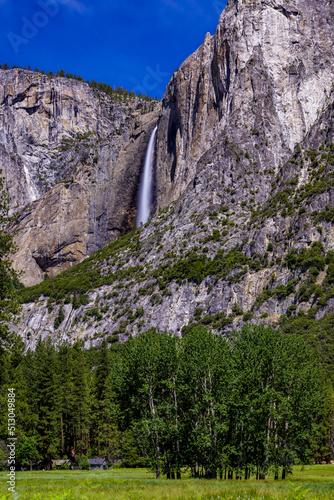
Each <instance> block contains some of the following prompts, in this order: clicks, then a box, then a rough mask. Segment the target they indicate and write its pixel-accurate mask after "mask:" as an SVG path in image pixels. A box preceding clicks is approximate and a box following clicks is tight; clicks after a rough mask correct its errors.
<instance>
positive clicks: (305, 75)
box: [157, 0, 334, 207]
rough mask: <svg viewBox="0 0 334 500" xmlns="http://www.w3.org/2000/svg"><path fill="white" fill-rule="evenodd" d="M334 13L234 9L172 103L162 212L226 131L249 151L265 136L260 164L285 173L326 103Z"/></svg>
mask: <svg viewBox="0 0 334 500" xmlns="http://www.w3.org/2000/svg"><path fill="white" fill-rule="evenodd" d="M333 13H334V8H333V3H332V2H315V1H314V0H296V1H293V2H292V1H290V2H279V1H277V0H256V1H251V2H250V1H245V0H230V1H229V3H228V6H227V8H226V9H225V10H224V12H223V14H222V15H221V17H220V21H219V25H218V28H217V30H216V33H215V35H214V36H210V34H207V35H206V37H205V41H204V44H203V45H202V46H201V47H200V48H199V49H198V50H197V51H196V52H195V53H194V54H193V55H191V56H190V57H189V58H188V59H187V60H186V61H185V62H184V63H183V64H182V66H181V67H180V69H179V70H178V72H177V73H175V74H174V76H173V78H172V80H171V82H170V84H169V86H168V88H167V92H166V94H165V96H164V99H163V103H162V104H163V116H162V117H161V119H160V122H159V130H158V152H157V157H158V159H157V170H158V171H157V206H161V207H164V206H166V205H167V204H168V203H169V202H170V201H173V200H176V199H177V198H178V197H179V196H180V194H181V193H183V192H184V190H185V188H186V187H187V186H188V185H189V183H191V182H192V181H193V179H194V177H195V175H196V166H197V163H198V160H199V159H200V158H201V157H202V156H203V154H204V153H205V152H207V151H208V149H209V148H210V147H211V146H213V145H214V144H215V143H217V142H218V140H219V137H220V135H221V133H222V132H226V134H228V135H233V136H234V138H235V140H236V141H235V142H237V143H239V144H242V147H243V149H245V147H247V148H251V147H253V148H254V145H255V144H254V142H255V141H249V140H247V139H248V135H249V133H250V132H251V131H254V132H260V133H261V136H262V137H263V138H265V143H266V151H265V158H263V162H262V163H263V164H267V165H270V169H271V170H275V172H277V170H278V167H279V164H280V162H281V160H282V157H283V158H286V157H287V154H288V149H290V150H293V148H294V146H295V145H296V144H297V143H299V142H300V141H301V140H302V139H303V137H304V136H305V133H306V132H308V131H309V129H310V127H311V126H312V125H313V124H314V123H315V121H316V120H317V118H318V117H319V116H320V114H321V112H322V110H323V107H324V106H325V104H326V103H327V99H328V96H329V94H330V91H331V87H332V81H333V68H334V53H333V51H332V44H331V40H332V37H333ZM262 157H263V155H262ZM262 169H263V170H265V167H263V166H262ZM269 185H270V184H269ZM262 199H263V197H261V200H262Z"/></svg>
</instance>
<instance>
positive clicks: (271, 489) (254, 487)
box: [0, 465, 334, 500]
mask: <svg viewBox="0 0 334 500" xmlns="http://www.w3.org/2000/svg"><path fill="white" fill-rule="evenodd" d="M6 480H7V477H6V473H5V472H2V473H0V481H1V483H0V500H12V499H20V500H100V499H101V500H104V499H105V500H146V499H159V500H162V499H164V500H165V499H166V500H167V499H171V500H174V499H180V500H181V499H182V500H183V499H185V500H188V499H189V500H190V499H194V500H209V499H212V500H218V499H221V500H222V499H226V500H227V499H229V500H251V499H256V500H267V499H268V500H269V499H278V498H279V499H298V500H299V499H304V498H305V499H320V500H327V499H334V465H314V466H307V467H305V468H304V470H301V467H300V466H298V467H294V468H293V474H292V476H290V478H289V480H287V481H278V482H277V481H274V480H273V479H271V478H269V479H267V480H266V481H255V480H249V481H243V480H242V481H212V480H205V479H191V478H189V475H188V474H183V477H182V480H181V481H177V480H174V481H171V480H170V481H167V480H165V479H161V480H156V479H155V478H154V474H152V473H151V472H148V471H146V470H143V469H110V470H109V471H51V472H19V473H17V475H16V494H15V495H13V494H12V493H10V494H8V491H7V485H6ZM307 490H308V491H307Z"/></svg>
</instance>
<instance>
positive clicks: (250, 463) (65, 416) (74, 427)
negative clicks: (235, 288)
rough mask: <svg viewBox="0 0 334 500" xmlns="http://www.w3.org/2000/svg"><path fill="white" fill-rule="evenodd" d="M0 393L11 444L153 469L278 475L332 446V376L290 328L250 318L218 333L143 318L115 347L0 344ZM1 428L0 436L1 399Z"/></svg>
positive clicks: (26, 453)
mask: <svg viewBox="0 0 334 500" xmlns="http://www.w3.org/2000/svg"><path fill="white" fill-rule="evenodd" d="M0 363H1V367H2V369H1V374H0V377H1V378H0V387H1V400H2V403H3V402H4V401H5V398H6V395H7V390H8V387H14V388H15V392H16V404H17V408H16V429H17V435H18V437H19V440H18V451H17V456H18V460H19V461H20V464H21V465H22V466H25V467H28V466H30V465H32V464H33V463H34V462H37V461H38V460H39V461H40V463H41V464H42V466H43V467H45V468H49V467H50V465H51V461H52V459H56V458H71V459H72V460H73V461H77V462H78V461H80V460H82V459H83V458H84V457H88V458H89V457H96V456H99V457H101V456H106V457H108V459H109V461H110V462H111V463H112V462H113V461H114V460H115V459H121V460H122V464H123V465H124V466H137V465H145V466H148V467H150V468H151V469H152V470H155V472H156V476H157V477H158V478H159V477H161V475H166V476H167V478H174V477H180V476H181V470H183V469H184V467H188V468H189V470H191V472H192V475H193V476H194V477H199V476H204V477H207V478H216V477H217V476H219V477H221V478H229V479H231V478H233V477H235V478H240V479H241V478H242V477H243V478H249V477H251V476H252V475H255V476H256V477H257V478H259V479H262V478H264V477H265V475H266V474H267V473H268V471H270V472H272V473H273V474H274V475H275V478H277V479H278V477H279V476H280V477H282V478H283V479H284V478H285V477H286V474H287V473H288V472H289V467H290V465H291V464H292V463H295V462H296V461H299V462H301V463H310V462H313V461H314V459H315V455H316V454H319V453H321V454H322V455H325V454H328V453H329V454H330V451H328V442H327V439H328V432H329V427H330V411H331V408H330V405H329V397H328V394H329V392H328V391H329V388H328V387H327V386H326V383H325V381H324V377H323V375H322V372H321V368H320V366H319V362H318V360H317V359H316V357H315V355H314V353H313V351H312V349H311V348H309V347H308V346H307V345H306V344H305V342H304V341H303V340H302V339H300V338H297V337H296V336H295V335H282V334H281V333H280V332H279V331H277V330H274V329H272V328H265V327H263V326H255V325H247V326H245V327H244V328H243V329H242V331H241V332H235V333H233V334H232V335H231V337H230V338H228V339H226V338H223V337H221V336H217V335H214V334H213V333H211V332H209V331H207V330H206V329H204V328H195V329H194V330H193V331H191V332H190V333H189V334H188V335H186V336H185V337H184V338H183V339H180V338H178V337H173V336H172V335H170V334H168V333H159V332H156V331H155V330H150V331H149V332H147V333H144V334H140V335H138V336H137V337H136V338H134V339H130V340H129V341H128V343H127V344H126V345H125V346H124V347H123V349H122V350H120V351H119V352H114V351H112V350H111V349H110V348H109V347H108V346H107V344H106V343H105V342H104V343H102V345H101V346H100V347H99V348H98V349H92V350H88V351H86V350H84V349H83V348H82V346H81V345H80V344H79V343H77V344H75V345H74V346H70V345H68V344H62V345H59V346H58V347H56V346H55V345H53V344H52V343H51V342H50V341H48V342H42V341H39V342H38V343H37V346H36V349H35V350H34V351H30V350H28V351H27V352H26V353H25V354H24V353H23V350H22V344H21V343H20V341H16V342H15V343H14V345H13V347H12V348H11V349H2V350H1V357H0ZM0 412H1V419H0V421H1V427H0V435H1V438H2V439H3V440H5V439H6V421H7V419H6V408H5V405H4V404H2V405H1V409H0Z"/></svg>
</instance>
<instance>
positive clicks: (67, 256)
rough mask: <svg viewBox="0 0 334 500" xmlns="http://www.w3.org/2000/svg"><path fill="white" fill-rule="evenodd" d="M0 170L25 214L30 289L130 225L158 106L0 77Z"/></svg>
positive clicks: (22, 238)
mask: <svg viewBox="0 0 334 500" xmlns="http://www.w3.org/2000/svg"><path fill="white" fill-rule="evenodd" d="M0 102H1V106H0V144H1V146H0V167H1V168H2V171H3V174H4V175H5V178H6V181H7V186H8V188H9V194H10V196H11V199H12V206H13V209H15V210H16V211H18V212H19V224H18V226H17V227H15V229H19V233H18V237H17V244H18V246H19V248H20V252H19V254H18V255H17V257H16V259H15V264H14V267H16V268H17V269H22V270H24V271H25V273H24V275H23V277H22V282H23V283H24V284H25V285H32V284H35V283H38V282H40V281H41V278H42V277H43V275H44V273H48V274H49V275H50V276H54V275H55V274H58V273H59V272H61V271H62V270H64V269H66V268H67V267H69V266H71V265H73V264H75V263H76V262H78V261H80V260H82V259H83V258H84V257H86V256H87V255H89V254H91V253H92V252H94V251H96V250H98V249H99V248H102V247H103V246H104V245H106V244H107V243H108V242H109V241H111V240H112V239H114V238H115V237H117V236H119V235H120V234H124V233H125V232H126V231H128V230H129V229H130V228H132V226H133V222H134V217H135V211H136V196H137V190H138V184H139V181H140V175H141V168H142V165H143V161H144V157H145V151H146V145H147V142H148V139H149V135H150V133H151V131H152V129H153V127H154V125H155V124H156V121H157V112H158V107H159V106H157V104H156V103H146V102H142V101H139V100H138V99H130V100H129V99H128V100H127V101H122V102H121V101H117V100H115V99H114V100H112V99H111V98H110V97H109V96H107V95H105V94H102V93H100V92H97V91H96V90H94V89H92V88H91V87H90V86H89V85H87V84H85V83H81V82H77V81H74V80H67V79H65V78H49V77H47V76H45V75H44V76H43V75H40V74H36V73H32V72H31V71H25V70H10V71H0Z"/></svg>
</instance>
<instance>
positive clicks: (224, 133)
mask: <svg viewBox="0 0 334 500" xmlns="http://www.w3.org/2000/svg"><path fill="white" fill-rule="evenodd" d="M333 34H334V6H333V3H332V2H329V1H322V2H315V1H314V0H296V1H293V2H292V1H291V2H284V3H281V2H279V1H277V0H256V1H252V2H248V1H241V0H232V1H230V2H229V4H228V6H227V8H226V9H225V11H224V12H223V13H222V15H221V18H220V21H219V25H218V28H217V30H216V33H215V34H214V35H213V36H211V35H209V34H208V35H207V36H206V37H205V41H204V44H203V45H202V46H201V47H200V48H199V49H198V50H197V51H196V52H195V53H194V54H193V55H192V56H190V57H189V58H188V59H187V60H186V61H185V62H184V63H183V65H182V66H181V67H180V69H179V70H178V71H177V72H176V73H175V74H174V75H173V78H172V80H171V82H170V84H169V85H168V88H167V90H166V94H165V96H164V98H163V100H162V103H161V108H159V107H158V106H157V107H156V109H155V110H154V111H153V112H152V113H151V114H147V116H146V115H144V117H143V118H142V120H144V119H145V120H146V121H144V122H142V125H141V127H142V128H143V130H145V134H144V133H143V143H145V144H146V145H147V142H148V134H149V132H150V130H152V128H153V126H154V124H155V123H156V122H158V132H157V140H156V148H155V180H154V192H155V199H154V207H155V215H154V216H153V217H152V219H151V220H150V221H149V222H148V223H147V224H146V225H145V226H144V227H142V228H140V229H139V230H137V231H133V232H131V233H129V234H127V235H126V236H124V237H122V238H119V239H118V240H116V241H115V242H113V243H111V244H109V245H108V246H106V247H105V248H103V249H101V250H99V251H98V252H97V253H96V254H93V255H91V256H90V257H88V258H87V259H86V260H85V261H84V262H83V263H81V264H79V265H78V266H75V267H73V269H71V270H67V271H66V272H65V273H63V274H61V275H60V276H58V277H56V278H55V279H54V281H52V282H51V281H50V280H46V281H44V282H43V283H41V284H40V285H39V286H36V287H33V288H27V289H25V290H24V291H23V292H22V297H23V301H24V302H25V305H24V308H23V315H22V321H21V324H20V325H19V327H18V330H19V331H20V333H21V335H22V336H23V338H24V339H25V342H26V345H31V346H34V344H35V342H36V340H37V338H38V337H39V336H42V337H43V338H46V337H48V336H54V338H55V339H58V340H60V339H68V340H70V341H74V340H75V339H78V338H81V339H84V340H85V342H86V346H87V347H88V346H89V345H91V344H96V343H97V342H100V339H101V338H103V337H107V338H108V340H109V341H110V342H112V343H114V342H117V341H122V342H123V341H125V340H126V339H127V338H128V336H129V335H130V334H136V333H138V332H139V331H144V330H145V329H147V328H149V327H152V326H153V327H156V328H158V329H160V330H168V331H171V332H173V333H175V334H177V335H180V334H181V332H182V331H183V332H184V333H186V331H187V328H190V327H191V325H192V324H204V325H211V327H212V328H213V329H214V330H215V331H217V332H223V333H224V332H225V333H227V332H228V331H230V330H231V328H234V327H239V326H240V325H241V324H242V323H243V322H245V321H249V320H250V319H252V320H253V321H255V322H265V323H271V324H273V323H277V322H278V321H279V320H280V318H282V317H283V316H284V315H286V316H288V317H289V318H290V319H293V318H294V317H297V315H298V314H299V315H302V314H306V315H308V317H309V318H312V319H314V320H315V321H316V320H319V321H320V320H321V318H324V317H326V315H328V314H332V307H333V299H332V297H333V296H334V292H333V289H332V284H333V283H334V233H333V228H332V224H333V221H334V215H333V212H334V209H333V207H334V205H333V187H334V140H333V130H334V104H333V103H334V88H333V74H334V54H333V51H332V49H331V47H332V39H333ZM129 121H131V119H129ZM144 139H145V141H144ZM120 141H123V138H121V139H120ZM122 144H123V143H122ZM134 144H136V141H134ZM92 147H94V146H92ZM83 149H84V150H85V151H86V150H87V145H85V146H84V148H83ZM95 154H96V153H93V156H94V155H95ZM143 154H144V152H143ZM93 168H94V167H93ZM128 168H130V167H128ZM122 172H124V171H122ZM136 172H137V178H136V179H134V183H133V186H135V180H136V181H138V175H139V174H138V172H140V167H137V170H136ZM71 186H72V184H70V185H69V186H67V185H64V186H56V187H54V188H52V189H51V191H49V192H48V193H46V195H44V198H43V199H45V200H46V199H47V197H48V196H49V197H50V196H51V194H52V196H57V192H58V191H57V190H60V189H61V190H63V191H64V192H65V190H66V189H67V190H68V192H70V189H73V190H74V189H75V183H73V186H74V187H73V188H71ZM81 186H82V189H83V188H84V186H85V183H84V182H83V183H82V184H81ZM96 187H97V188H98V189H97V190H96V193H98V192H99V193H100V188H99V186H96ZM136 189H137V187H133V192H135V190H136ZM113 193H114V192H113V191H109V195H111V196H113ZM99 196H100V195H99ZM49 199H50V200H51V198H49ZM78 199H79V200H81V199H82V196H81V195H80V196H78ZM34 203H35V204H36V203H38V202H34ZM50 203H51V205H53V202H51V201H50ZM57 206H59V207H65V208H66V204H64V203H63V202H61V203H60V202H59V203H58V205H57ZM68 206H69V207H70V206H71V204H69V205H68ZM126 206H127V207H128V206H129V204H128V202H127V205H126ZM30 207H34V205H30ZM65 208H64V210H65V211H66V209H65ZM132 208H134V205H132ZM62 209H63V208H62ZM24 210H25V212H23V213H26V211H27V209H24ZM133 211H134V210H133ZM39 212H40V210H39V209H36V213H39ZM96 214H97V212H95V213H94V217H96ZM94 217H93V218H92V219H91V220H93V219H94ZM85 219H86V217H85ZM130 221H133V217H132V218H130ZM23 222H24V220H23V221H22V223H23ZM22 223H21V224H22ZM33 224H34V226H33V227H34V228H35V227H36V225H35V223H33ZM25 227H28V226H25ZM115 227H116V226H115ZM127 227H128V228H130V227H131V222H129V224H128V226H127ZM36 231H37V232H36V235H37V234H38V230H37V229H36ZM70 232H71V231H70ZM39 234H41V233H39ZM85 234H88V235H89V231H86V229H85ZM92 234H94V235H98V234H100V233H99V232H98V231H96V232H95V233H94V232H93V233H92ZM99 238H101V236H99ZM88 240H89V241H90V242H91V241H92V239H90V238H88ZM100 241H101V245H100V247H99V248H102V246H103V245H102V241H103V238H101V240H100ZM42 247H43V246H42V245H41V247H40V248H41V251H40V253H41V254H42V251H43V249H42ZM89 248H92V249H93V248H94V247H93V245H91V246H90V247H89ZM87 253H89V252H87ZM87 253H86V254H87ZM54 255H56V256H57V255H58V254H57V252H55V253H54Z"/></svg>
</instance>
